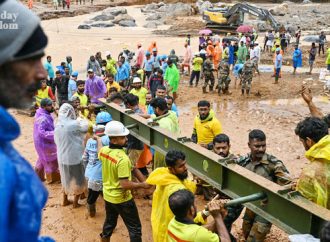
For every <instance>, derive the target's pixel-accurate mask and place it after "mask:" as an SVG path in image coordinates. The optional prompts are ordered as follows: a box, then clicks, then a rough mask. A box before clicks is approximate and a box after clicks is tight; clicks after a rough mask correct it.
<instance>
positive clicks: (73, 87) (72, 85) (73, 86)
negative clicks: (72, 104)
mask: <svg viewBox="0 0 330 242" xmlns="http://www.w3.org/2000/svg"><path fill="white" fill-rule="evenodd" d="M77 78H78V71H74V72H72V74H71V78H70V80H69V85H68V100H71V97H72V96H73V94H75V93H76V91H77Z"/></svg>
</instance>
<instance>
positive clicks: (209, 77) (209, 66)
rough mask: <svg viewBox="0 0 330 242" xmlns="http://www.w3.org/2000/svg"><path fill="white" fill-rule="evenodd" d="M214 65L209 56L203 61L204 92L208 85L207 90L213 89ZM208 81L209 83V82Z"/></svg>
mask: <svg viewBox="0 0 330 242" xmlns="http://www.w3.org/2000/svg"><path fill="white" fill-rule="evenodd" d="M213 71H214V65H213V61H212V60H211V59H210V58H207V59H206V61H204V63H203V75H204V78H205V79H204V85H203V92H206V87H207V85H209V90H210V91H213V87H214V75H213ZM209 81H210V82H211V84H209Z"/></svg>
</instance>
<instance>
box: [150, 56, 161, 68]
mask: <svg viewBox="0 0 330 242" xmlns="http://www.w3.org/2000/svg"><path fill="white" fill-rule="evenodd" d="M150 59H151V60H152V66H153V68H154V69H156V68H159V67H160V64H159V58H158V56H151V58H150Z"/></svg>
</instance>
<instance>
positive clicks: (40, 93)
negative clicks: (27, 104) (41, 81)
mask: <svg viewBox="0 0 330 242" xmlns="http://www.w3.org/2000/svg"><path fill="white" fill-rule="evenodd" d="M48 92H49V87H46V88H45V89H44V90H42V89H41V88H40V89H38V91H37V95H36V103H37V105H38V106H39V107H40V101H41V100H42V99H44V98H49V94H48Z"/></svg>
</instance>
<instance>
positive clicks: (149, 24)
mask: <svg viewBox="0 0 330 242" xmlns="http://www.w3.org/2000/svg"><path fill="white" fill-rule="evenodd" d="M157 26H158V24H157V23H156V22H149V23H147V24H145V25H143V27H144V28H147V29H157Z"/></svg>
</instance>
